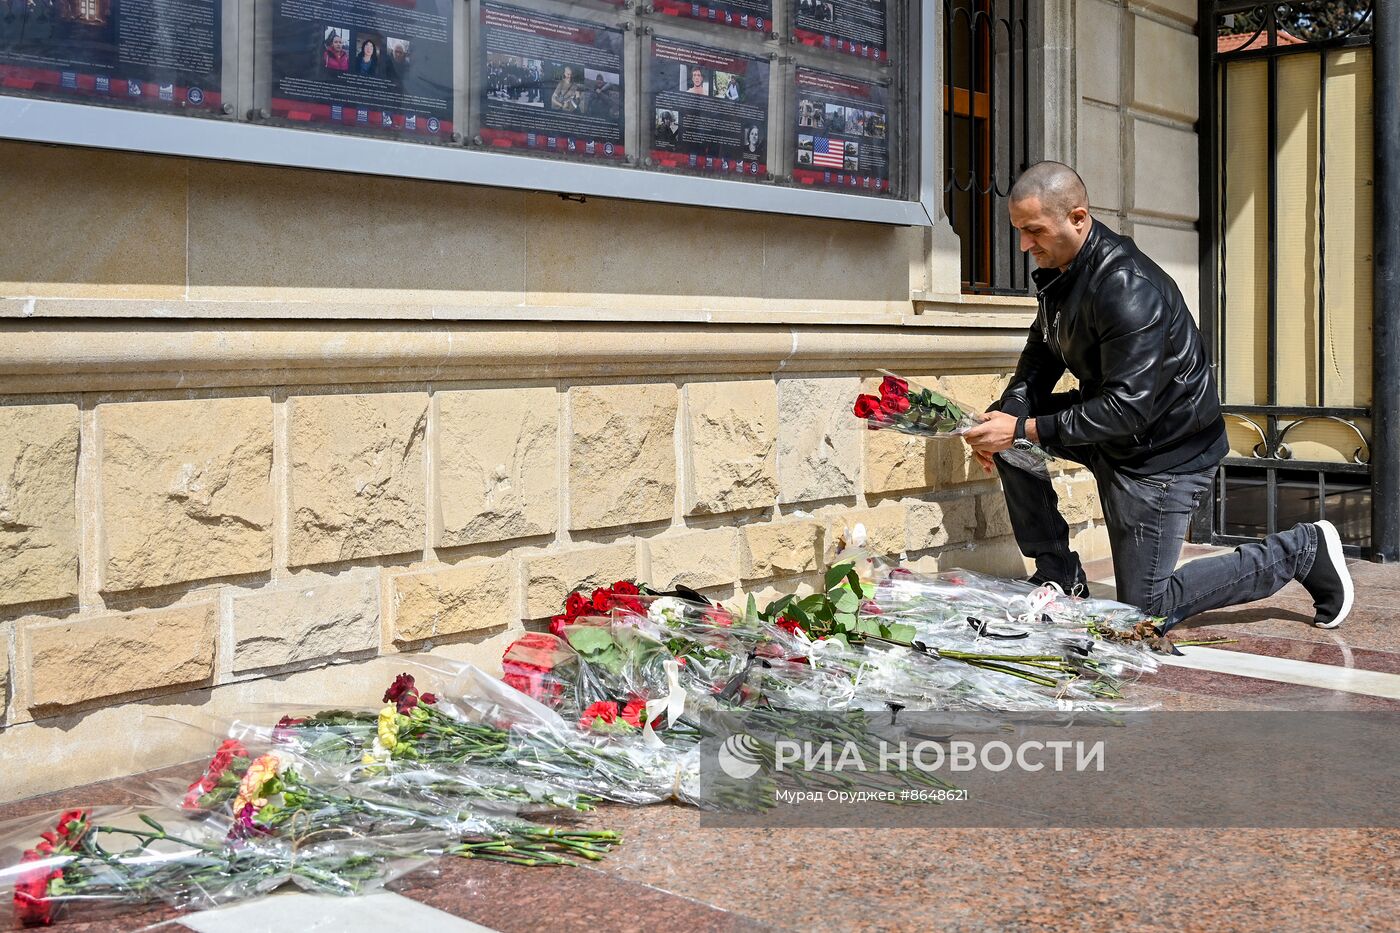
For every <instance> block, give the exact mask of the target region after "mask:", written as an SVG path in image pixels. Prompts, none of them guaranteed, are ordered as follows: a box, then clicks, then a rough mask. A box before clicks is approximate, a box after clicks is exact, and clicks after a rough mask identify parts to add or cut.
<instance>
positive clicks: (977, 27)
mask: <svg viewBox="0 0 1400 933" xmlns="http://www.w3.org/2000/svg"><path fill="white" fill-rule="evenodd" d="M1028 7H1029V0H947V2H945V3H944V4H943V166H944V169H943V172H944V176H943V193H944V204H945V210H946V211H947V213H948V218H949V221H950V222H951V224H952V227H953V230H954V231H955V232H956V233H957V234H958V237H959V239H961V241H962V280H963V282H962V284H963V290H964V291H967V292H977V293H982V294H1011V295H1020V294H1026V293H1027V292H1029V291H1030V264H1029V261H1028V259H1027V258H1026V255H1025V254H1024V253H1022V252H1021V251H1020V248H1019V246H1018V244H1017V234H1016V230H1015V228H1014V227H1012V226H1011V221H1010V219H1009V218H1008V217H1007V213H1006V207H1007V205H1006V198H1007V195H1008V194H1010V192H1011V186H1012V184H1013V183H1014V182H1015V181H1016V177H1017V175H1019V174H1020V173H1021V172H1022V171H1023V170H1024V169H1025V168H1026V167H1027V166H1028V165H1030V163H1031V161H1032V159H1031V149H1030V119H1029V108H1028V107H1027V104H1028V102H1029V100H1030V96H1031V87H1032V78H1031V74H1030V68H1029V67H1028V64H1029V56H1028V47H1029V9H1028Z"/></svg>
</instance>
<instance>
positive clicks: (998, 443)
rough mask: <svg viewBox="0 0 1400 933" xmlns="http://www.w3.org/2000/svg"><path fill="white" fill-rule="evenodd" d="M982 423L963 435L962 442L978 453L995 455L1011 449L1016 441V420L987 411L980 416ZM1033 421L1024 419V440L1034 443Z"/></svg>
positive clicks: (1000, 412) (1002, 414)
mask: <svg viewBox="0 0 1400 933" xmlns="http://www.w3.org/2000/svg"><path fill="white" fill-rule="evenodd" d="M981 418H982V423H981V424H980V425H978V426H977V427H975V428H973V429H972V430H971V431H968V432H967V433H966V434H964V435H963V440H965V441H967V442H968V444H969V445H971V447H972V449H973V450H975V451H977V452H978V453H985V454H995V453H1000V452H1001V451H1003V450H1007V449H1009V448H1010V447H1011V442H1012V441H1014V440H1015V439H1016V419H1015V418H1014V417H1012V416H1011V415H1008V414H1007V413H1006V412H1003V411H989V412H987V413H986V414H985V415H982V416H981ZM1034 434H1035V419H1033V418H1027V419H1026V438H1027V440H1030V441H1031V442H1032V443H1034V442H1035V440H1036V438H1035V436H1034Z"/></svg>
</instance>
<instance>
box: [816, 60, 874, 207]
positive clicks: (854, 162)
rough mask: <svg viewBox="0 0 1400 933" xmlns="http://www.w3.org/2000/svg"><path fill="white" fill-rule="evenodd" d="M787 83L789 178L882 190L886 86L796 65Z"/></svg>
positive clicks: (826, 185) (819, 184)
mask: <svg viewBox="0 0 1400 933" xmlns="http://www.w3.org/2000/svg"><path fill="white" fill-rule="evenodd" d="M793 85H794V100H795V102H796V106H795V108H794V110H795V119H794V127H793V140H794V151H793V168H792V177H793V180H794V181H796V182H798V183H799V184H803V185H810V186H813V187H820V188H841V189H844V190H847V191H860V192H862V193H874V194H885V193H888V192H889V190H890V144H889V104H888V101H889V91H888V89H887V88H885V87H884V86H883V85H881V84H877V83H873V82H870V81H863V80H861V79H859V78H853V77H850V76H847V75H841V74H835V73H832V72H827V71H818V70H816V69H814V68H806V67H803V66H801V65H799V66H797V67H796V68H795V69H793Z"/></svg>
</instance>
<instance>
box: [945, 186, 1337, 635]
mask: <svg viewBox="0 0 1400 933" xmlns="http://www.w3.org/2000/svg"><path fill="white" fill-rule="evenodd" d="M1010 211H1011V223H1012V224H1013V225H1014V226H1015V227H1016V228H1017V230H1019V231H1020V244H1021V249H1022V250H1023V251H1026V252H1029V253H1030V254H1031V256H1032V257H1033V258H1034V259H1035V262H1036V265H1037V266H1039V268H1038V269H1036V270H1035V271H1034V272H1033V273H1032V274H1031V275H1032V278H1033V279H1034V280H1035V284H1036V288H1037V290H1038V300H1039V310H1038V313H1037V315H1036V319H1035V323H1034V324H1032V325H1031V329H1030V336H1029V338H1028V339H1027V340H1026V347H1025V349H1024V350H1022V351H1021V360H1020V363H1019V365H1018V366H1017V367H1016V375H1015V376H1014V377H1013V378H1012V380H1011V383H1010V385H1008V386H1007V389H1006V392H1005V393H1004V394H1003V395H1002V397H1001V400H1000V402H998V403H997V404H995V405H993V406H992V408H993V409H994V410H993V411H990V412H988V413H987V415H985V416H984V419H985V420H984V422H983V424H982V425H981V426H980V427H977V428H975V429H974V430H972V431H970V432H968V433H967V434H966V435H965V438H966V440H967V442H968V443H969V444H971V445H972V448H973V450H974V451H975V452H976V454H977V457H978V459H979V460H980V461H981V462H982V465H983V468H984V469H987V470H988V471H990V470H991V467H992V464H993V463H995V464H996V468H997V470H998V472H999V473H1000V474H1001V481H1002V487H1003V489H1004V490H1005V493H1006V505H1007V509H1008V511H1009V513H1010V515H1011V525H1012V528H1013V529H1014V531H1015V533H1016V543H1017V544H1018V545H1019V547H1020V549H1021V553H1023V554H1024V555H1025V556H1026V557H1027V558H1030V559H1031V560H1034V561H1035V567H1036V572H1035V575H1034V576H1033V577H1032V578H1031V580H1032V582H1036V583H1047V582H1053V583H1056V584H1058V585H1059V586H1061V587H1062V588H1063V589H1064V590H1065V591H1066V592H1074V591H1075V590H1076V589H1078V590H1080V591H1082V588H1083V586H1084V569H1083V567H1082V566H1081V565H1080V562H1079V555H1078V554H1076V553H1075V552H1074V551H1072V550H1070V546H1069V527H1068V526H1067V525H1066V524H1065V521H1064V519H1063V518H1062V517H1061V516H1060V513H1059V510H1058V502H1059V500H1058V498H1057V496H1056V494H1055V490H1054V487H1053V486H1052V485H1051V483H1050V479H1049V477H1048V476H1047V475H1045V474H1044V473H1037V472H1031V471H1029V470H1025V469H1020V468H1018V467H1016V466H1013V465H1011V464H1010V463H1008V462H1006V461H1005V459H1004V458H1002V457H997V456H995V455H996V454H998V453H999V452H1001V451H1004V450H1006V449H1008V448H1010V447H1013V446H1015V445H1017V444H1021V445H1026V444H1027V443H1033V444H1039V445H1040V446H1042V447H1044V448H1045V449H1046V450H1047V451H1048V452H1050V453H1052V454H1054V455H1055V456H1057V457H1061V458H1064V459H1066V460H1073V461H1075V462H1078V463H1082V464H1084V465H1085V466H1087V467H1089V469H1090V470H1092V471H1093V473H1094V478H1095V479H1096V480H1097V481H1098V486H1099V498H1100V500H1101V501H1102V503H1103V510H1104V519H1105V523H1106V524H1107V526H1108V538H1109V546H1110V547H1111V549H1112V552H1113V573H1114V578H1115V579H1116V581H1117V585H1118V599H1119V600H1120V601H1122V602H1125V603H1129V604H1131V605H1134V606H1137V607H1139V608H1140V609H1142V610H1143V611H1145V612H1147V613H1148V614H1150V615H1154V616H1161V617H1163V619H1164V622H1163V624H1162V625H1161V629H1162V630H1163V631H1165V630H1166V629H1168V628H1170V627H1171V626H1173V625H1175V624H1176V623H1178V622H1180V621H1181V620H1182V619H1185V618H1188V617H1190V616H1193V615H1195V614H1196V613H1199V612H1205V611H1206V610H1209V609H1218V608H1220V607H1222V606H1233V605H1237V604H1239V603H1245V602H1250V601H1252V600H1256V599H1263V598H1264V597H1266V596H1269V595H1271V594H1273V593H1275V592H1277V591H1278V590H1280V589H1282V588H1283V587H1284V586H1285V585H1286V584H1287V583H1288V582H1289V581H1290V580H1298V581H1300V582H1301V583H1302V584H1303V586H1304V587H1305V588H1306V589H1307V590H1308V592H1309V593H1310V594H1311V595H1312V597H1313V600H1314V602H1315V605H1316V617H1315V618H1314V620H1313V622H1314V624H1315V625H1319V626H1322V627H1324V628H1335V627H1336V626H1338V625H1340V624H1341V623H1342V621H1343V620H1344V619H1345V618H1346V616H1347V613H1348V612H1350V611H1351V604H1352V597H1353V589H1352V582H1351V576H1350V574H1349V573H1348V571H1347V568H1346V563H1345V561H1344V560H1343V558H1342V543H1341V539H1340V537H1339V536H1338V534H1337V529H1336V528H1334V527H1333V526H1332V524H1331V523H1330V522H1326V521H1320V522H1312V523H1307V524H1299V525H1295V526H1294V527H1293V528H1290V529H1289V530H1287V531H1282V532H1279V533H1278V534H1273V535H1270V536H1269V537H1267V538H1265V539H1263V540H1262V541H1259V542H1256V543H1251V544H1244V545H1241V546H1240V547H1238V548H1236V549H1235V550H1234V551H1232V552H1231V553H1229V554H1222V555H1220V556H1217V557H1208V558H1202V559H1200V560H1195V561H1192V562H1190V563H1188V564H1185V565H1184V566H1182V567H1180V568H1177V566H1176V563H1177V559H1178V558H1179V557H1180V556H1181V545H1182V542H1183V541H1185V539H1186V531H1187V527H1188V525H1189V523H1190V519H1191V513H1192V512H1193V511H1195V509H1196V508H1197V507H1198V506H1199V505H1200V504H1201V499H1202V497H1203V496H1204V495H1205V493H1206V491H1207V490H1208V489H1209V488H1210V484H1211V479H1212V477H1213V476H1214V475H1215V471H1216V467H1217V466H1218V465H1219V463H1220V461H1221V459H1222V458H1223V457H1224V456H1225V454H1226V452H1227V451H1228V450H1229V444H1228V443H1227V441H1226V438H1225V422H1224V420H1223V419H1222V418H1221V414H1220V400H1219V398H1220V397H1219V395H1218V393H1217V392H1216V388H1215V378H1214V376H1213V375H1212V373H1211V368H1210V365H1209V361H1208V360H1207V359H1206V352H1205V347H1204V344H1203V343H1202V341H1201V334H1200V331H1199V330H1198V329H1197V327H1196V322H1195V320H1194V319H1192V317H1191V314H1190V312H1189V311H1188V310H1187V308H1186V303H1185V301H1184V300H1183V299H1182V297H1181V290H1180V289H1178V288H1177V287H1176V283H1175V282H1173V281H1172V279H1171V277H1170V276H1168V275H1167V274H1166V273H1165V272H1163V271H1162V270H1161V269H1160V268H1159V267H1158V266H1157V264H1156V263H1154V262H1153V261H1152V260H1151V259H1148V258H1147V257H1146V256H1145V255H1143V254H1142V252H1140V251H1139V250H1138V248H1137V246H1136V245H1134V243H1133V241H1132V240H1131V239H1129V238H1128V237H1124V236H1119V235H1118V234H1116V233H1114V232H1113V231H1112V230H1109V229H1108V228H1107V227H1105V226H1104V225H1103V224H1101V223H1098V222H1096V221H1095V220H1094V219H1093V218H1092V217H1091V216H1090V215H1089V198H1088V193H1087V192H1086V191H1085V188H1084V182H1083V181H1082V180H1081V179H1080V178H1079V175H1078V174H1076V173H1075V171H1074V170H1073V169H1071V168H1070V167H1069V166H1067V165H1061V164H1060V163H1058V162H1041V163H1038V164H1036V165H1033V166H1031V167H1030V168H1029V169H1028V170H1027V171H1026V172H1025V174H1023V175H1022V176H1021V177H1020V178H1019V179H1018V180H1017V182H1016V184H1015V186H1014V187H1013V188H1012V189H1011V196H1010ZM1066 370H1068V371H1069V372H1071V373H1073V374H1074V376H1075V377H1076V378H1077V379H1078V380H1079V388H1078V389H1077V390H1075V391H1071V392H1062V393H1057V392H1055V391H1054V387H1055V385H1056V383H1057V382H1058V381H1059V379H1060V377H1061V376H1062V375H1063V374H1064V373H1065V371H1066Z"/></svg>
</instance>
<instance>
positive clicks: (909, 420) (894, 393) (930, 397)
mask: <svg viewBox="0 0 1400 933" xmlns="http://www.w3.org/2000/svg"><path fill="white" fill-rule="evenodd" d="M884 376H885V378H884V379H883V380H882V381H881V382H880V394H879V395H858V396H856V403H855V408H854V412H855V416H856V417H857V418H861V419H863V420H864V421H865V423H866V426H867V427H868V428H869V429H870V430H872V431H898V432H899V433H901V434H912V435H915V436H917V437H961V436H962V435H964V434H966V433H967V432H968V431H971V430H972V429H973V428H975V427H977V426H978V425H979V424H981V423H982V422H981V421H980V420H979V419H978V417H977V415H975V414H974V413H973V412H972V409H970V408H968V407H967V406H966V405H963V404H961V403H959V402H956V401H954V400H952V399H950V398H948V397H947V396H946V395H943V394H941V393H939V392H935V391H934V390H933V389H930V388H928V387H926V386H921V385H919V384H918V383H916V382H912V381H910V380H908V379H905V378H902V377H900V376H896V375H894V374H893V373H885V374H884ZM999 456H1001V457H1003V458H1004V459H1006V460H1007V461H1008V462H1011V463H1014V464H1015V465H1016V466H1019V467H1022V468H1024V469H1028V470H1036V471H1040V470H1043V469H1044V464H1045V463H1046V462H1047V461H1049V460H1050V459H1052V458H1051V456H1050V454H1048V453H1046V452H1045V451H1044V450H1042V449H1041V448H1039V447H1036V446H1034V445H1032V446H1031V448H1030V449H1029V450H1016V449H1012V450H1005V451H1002V452H1001V454H999Z"/></svg>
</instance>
